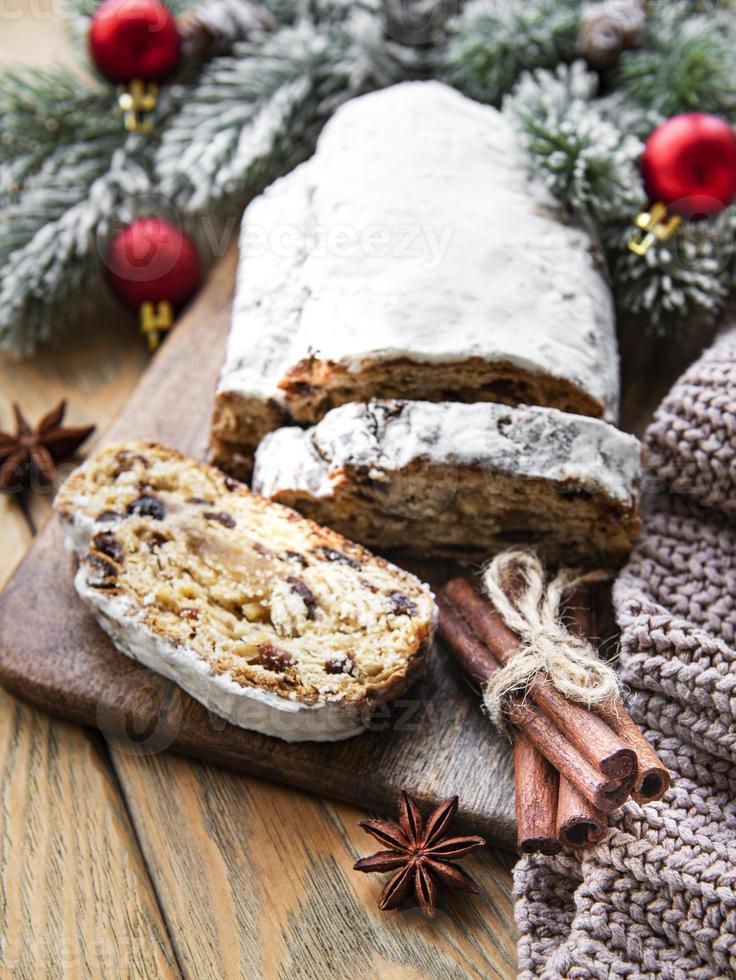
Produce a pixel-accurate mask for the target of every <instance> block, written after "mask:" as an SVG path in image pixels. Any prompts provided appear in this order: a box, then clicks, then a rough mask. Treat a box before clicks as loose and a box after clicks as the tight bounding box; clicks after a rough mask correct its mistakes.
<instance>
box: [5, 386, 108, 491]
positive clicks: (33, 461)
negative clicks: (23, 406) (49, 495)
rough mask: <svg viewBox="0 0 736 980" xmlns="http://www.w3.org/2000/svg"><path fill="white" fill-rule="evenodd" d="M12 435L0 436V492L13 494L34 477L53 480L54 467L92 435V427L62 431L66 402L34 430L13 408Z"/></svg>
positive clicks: (18, 409)
mask: <svg viewBox="0 0 736 980" xmlns="http://www.w3.org/2000/svg"><path fill="white" fill-rule="evenodd" d="M13 412H14V414H15V433H14V434H12V435H11V434H10V433H8V432H0V490H9V491H11V492H15V491H18V490H23V489H24V488H25V487H28V486H30V483H31V478H32V476H33V475H34V474H37V475H38V476H40V477H41V479H43V480H45V481H46V482H47V483H53V482H54V480H55V479H56V464H57V463H61V462H63V461H64V460H65V459H69V457H70V456H71V455H72V454H73V453H74V451H75V450H76V449H77V448H78V447H79V446H81V444H82V443H83V442H84V440H85V439H87V438H88V437H89V436H90V435H92V433H93V432H94V431H95V427H94V425H84V426H78V427H76V428H68V429H65V428H62V424H61V423H62V422H63V421H64V413H65V412H66V401H60V402H59V404H58V405H57V406H56V408H53V409H52V410H51V411H50V412H48V413H47V414H46V415H44V417H43V418H42V419H41V421H40V422H39V423H38V425H37V426H36V428H35V429H33V428H32V427H31V426H30V425H29V424H28V422H27V421H26V419H25V417H24V416H23V413H22V412H21V410H20V408H19V407H18V406H17V405H16V404H13Z"/></svg>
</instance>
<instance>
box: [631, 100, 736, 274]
mask: <svg viewBox="0 0 736 980" xmlns="http://www.w3.org/2000/svg"><path fill="white" fill-rule="evenodd" d="M641 174H642V178H643V180H644V186H645V187H646V191H647V194H648V196H649V200H650V201H652V202H653V203H652V204H651V205H650V207H649V209H648V210H647V211H643V212H642V213H641V214H639V215H638V216H637V218H636V225H637V227H638V228H640V229H641V230H642V231H644V232H645V233H646V234H645V235H644V236H638V237H634V238H633V239H632V240H631V241H630V242H629V248H630V249H631V251H632V252H635V253H636V254H637V255H644V254H645V253H646V252H647V250H648V249H649V248H650V246H651V245H652V244H653V243H654V242H656V241H664V240H666V239H667V238H669V237H670V235H672V234H673V232H674V231H676V229H677V228H678V227H679V225H680V223H681V222H682V220H683V219H690V220H694V219H697V218H707V217H710V216H712V215H714V214H717V213H718V212H719V211H722V210H723V209H724V208H727V207H728V205H729V204H730V203H731V202H732V201H733V200H734V198H735V197H736V133H734V131H733V129H731V127H730V126H729V124H728V123H727V122H726V121H725V120H724V119H720V118H719V117H718V116H712V115H710V114H709V113H707V112H687V113H684V114H683V115H681V116H673V118H672V119H668V120H667V122H664V123H662V125H661V126H658V127H657V128H656V129H655V130H654V132H653V133H652V135H651V136H650V137H649V139H648V140H647V142H646V146H645V147H644V153H643V154H642V158H641Z"/></svg>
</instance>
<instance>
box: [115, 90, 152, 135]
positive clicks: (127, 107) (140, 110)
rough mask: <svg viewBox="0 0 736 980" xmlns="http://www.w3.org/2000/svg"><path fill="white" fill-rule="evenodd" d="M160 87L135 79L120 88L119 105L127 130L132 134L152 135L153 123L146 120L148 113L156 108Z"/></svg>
mask: <svg viewBox="0 0 736 980" xmlns="http://www.w3.org/2000/svg"><path fill="white" fill-rule="evenodd" d="M157 98H158V85H157V84H156V82H144V81H143V79H142V78H133V79H131V81H130V82H128V84H127V85H121V86H120V87H119V88H118V105H119V106H120V108H121V109H122V110H123V120H124V122H125V128H126V129H127V130H128V132H130V133H150V132H151V130H152V129H153V123H152V122H151V120H150V119H146V118H145V115H146V113H151V112H153V110H154V109H155V108H156V100H157Z"/></svg>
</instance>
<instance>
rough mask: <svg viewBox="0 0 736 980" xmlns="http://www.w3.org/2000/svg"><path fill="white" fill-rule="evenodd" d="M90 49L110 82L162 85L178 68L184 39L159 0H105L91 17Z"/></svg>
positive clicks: (101, 72)
mask: <svg viewBox="0 0 736 980" xmlns="http://www.w3.org/2000/svg"><path fill="white" fill-rule="evenodd" d="M89 48H90V53H91V55H92V59H93V61H94V63H95V65H96V66H97V69H98V70H99V72H100V74H101V75H104V76H105V78H107V79H108V81H110V82H116V83H117V82H129V81H130V80H131V79H133V78H140V79H142V81H144V82H163V81H165V80H166V79H167V78H169V77H170V76H171V75H172V74H173V73H174V71H175V70H176V66H177V65H178V64H179V59H180V57H181V37H180V35H179V28H178V27H177V26H176V21H175V20H174V18H173V17H172V16H171V13H170V12H169V11H168V10H167V9H166V7H164V5H163V4H162V3H160V2H159V0H105V2H104V3H101V4H100V6H99V7H98V8H97V10H96V11H95V13H94V16H93V17H92V26H91V28H90V32H89Z"/></svg>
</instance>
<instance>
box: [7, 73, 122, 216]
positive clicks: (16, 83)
mask: <svg viewBox="0 0 736 980" xmlns="http://www.w3.org/2000/svg"><path fill="white" fill-rule="evenodd" d="M113 105H114V95H113V94H112V93H111V91H110V90H109V89H106V88H101V87H94V88H90V87H89V86H87V85H86V84H85V83H84V82H83V81H81V80H80V79H79V77H78V76H77V75H75V74H73V73H72V72H71V71H69V70H68V69H66V68H56V69H53V70H51V71H35V72H30V71H26V72H6V73H5V75H4V78H3V86H2V90H1V91H0V117H2V119H3V127H4V131H3V135H2V138H1V139H0V208H2V207H4V206H6V205H7V204H8V202H10V201H12V200H14V199H17V197H18V195H19V194H20V192H21V191H22V189H23V185H24V183H25V182H26V181H27V180H28V178H29V177H30V176H31V175H32V174H34V173H36V172H37V171H38V170H39V169H40V168H41V167H42V166H44V167H48V166H50V167H51V169H52V170H53V168H54V164H53V162H51V163H50V162H49V161H50V158H52V157H57V158H58V157H59V156H63V154H64V153H65V152H66V150H67V148H68V147H71V148H77V149H80V148H84V152H85V154H86V155H87V156H88V157H90V158H93V157H97V158H99V159H100V160H101V161H104V159H105V158H109V156H110V154H111V153H112V151H113V150H114V148H115V147H116V146H119V145H120V144H121V143H122V141H123V135H122V134H121V127H120V120H119V118H118V119H116V118H115V117H114V115H113V112H112V107H113Z"/></svg>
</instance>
